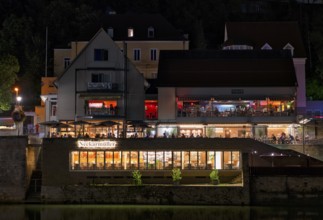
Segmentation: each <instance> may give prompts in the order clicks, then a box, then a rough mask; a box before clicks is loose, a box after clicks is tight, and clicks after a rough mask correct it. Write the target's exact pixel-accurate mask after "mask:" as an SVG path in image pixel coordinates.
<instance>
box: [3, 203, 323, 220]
mask: <svg viewBox="0 0 323 220" xmlns="http://www.w3.org/2000/svg"><path fill="white" fill-rule="evenodd" d="M90 219H91V220H103V219H104V220H105V219H109V220H111V219H112V220H113V219H117V220H126V219H131V220H137V219H140V220H145V219H149V220H158V219H163V220H180V219H183V220H193V219H210V220H211V219H212V220H213V219H216V220H218V219H219V220H221V219H224V220H228V219H230V220H231V219H232V220H236V219H238V220H244V219H257V220H258V219H261V220H267V219H275V220H276V219H290V220H298V219H302V220H305V219H306V220H307V219H323V210H322V209H320V208H318V207H314V208H309V207H308V208H304V207H294V208H291V207H248V206H243V207H242V206H146V205H141V206H140V205H0V220H90Z"/></svg>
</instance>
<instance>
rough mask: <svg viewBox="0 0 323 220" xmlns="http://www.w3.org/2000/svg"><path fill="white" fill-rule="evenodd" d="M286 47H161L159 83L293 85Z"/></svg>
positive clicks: (294, 78) (190, 85) (244, 85)
mask: <svg viewBox="0 0 323 220" xmlns="http://www.w3.org/2000/svg"><path fill="white" fill-rule="evenodd" d="M296 85H297V79H296V75H295V70H294V65H293V61H292V59H291V57H290V55H288V52H287V51H252V50H250V51H161V52H160V60H159V67H158V79H157V86H159V87H167V86H171V87H294V86H296Z"/></svg>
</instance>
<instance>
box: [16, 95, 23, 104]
mask: <svg viewBox="0 0 323 220" xmlns="http://www.w3.org/2000/svg"><path fill="white" fill-rule="evenodd" d="M21 100H22V97H21V96H17V98H16V101H17V105H18V106H19V104H20V102H21Z"/></svg>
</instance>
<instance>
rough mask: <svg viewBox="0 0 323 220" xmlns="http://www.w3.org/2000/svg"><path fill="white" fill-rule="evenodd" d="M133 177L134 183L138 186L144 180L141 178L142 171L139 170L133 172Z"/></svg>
mask: <svg viewBox="0 0 323 220" xmlns="http://www.w3.org/2000/svg"><path fill="white" fill-rule="evenodd" d="M132 177H133V183H134V184H135V185H136V186H140V185H142V180H141V173H140V171H139V170H135V171H133V172H132Z"/></svg>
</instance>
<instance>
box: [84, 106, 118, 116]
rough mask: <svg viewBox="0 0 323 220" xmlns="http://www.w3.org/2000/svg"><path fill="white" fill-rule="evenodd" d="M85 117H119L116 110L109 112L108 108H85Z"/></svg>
mask: <svg viewBox="0 0 323 220" xmlns="http://www.w3.org/2000/svg"><path fill="white" fill-rule="evenodd" d="M85 115H91V116H121V114H120V112H119V111H118V109H117V108H114V109H113V110H111V109H110V108H87V109H86V111H85Z"/></svg>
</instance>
